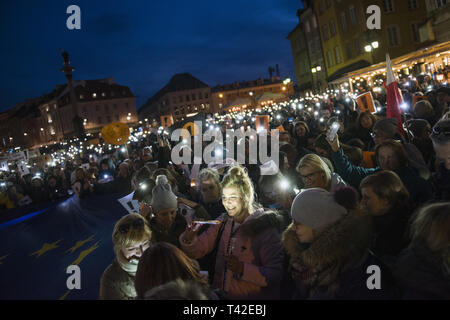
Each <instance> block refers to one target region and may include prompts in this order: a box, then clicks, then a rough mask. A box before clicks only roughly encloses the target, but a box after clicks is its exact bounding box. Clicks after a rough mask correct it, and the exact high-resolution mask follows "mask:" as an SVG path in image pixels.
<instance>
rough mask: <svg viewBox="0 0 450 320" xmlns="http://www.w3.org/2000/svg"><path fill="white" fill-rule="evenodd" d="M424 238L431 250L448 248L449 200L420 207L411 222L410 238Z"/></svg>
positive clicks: (449, 242)
mask: <svg viewBox="0 0 450 320" xmlns="http://www.w3.org/2000/svg"><path fill="white" fill-rule="evenodd" d="M420 239H422V240H425V242H426V244H427V245H428V247H429V248H430V249H431V251H433V252H443V251H446V250H447V253H449V252H448V250H449V249H450V202H441V203H433V204H429V205H427V206H424V207H422V208H420V209H419V210H418V212H417V214H416V215H415V216H414V220H413V222H412V224H411V240H412V242H416V241H417V240H420Z"/></svg>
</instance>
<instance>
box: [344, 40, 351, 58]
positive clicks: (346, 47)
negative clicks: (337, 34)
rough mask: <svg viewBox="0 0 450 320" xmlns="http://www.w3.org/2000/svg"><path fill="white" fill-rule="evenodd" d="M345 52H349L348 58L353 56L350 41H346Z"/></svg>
mask: <svg viewBox="0 0 450 320" xmlns="http://www.w3.org/2000/svg"><path fill="white" fill-rule="evenodd" d="M345 53H346V54H347V60H350V59H351V58H352V45H351V44H350V42H346V43H345Z"/></svg>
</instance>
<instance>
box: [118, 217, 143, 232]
mask: <svg viewBox="0 0 450 320" xmlns="http://www.w3.org/2000/svg"><path fill="white" fill-rule="evenodd" d="M144 225H145V223H144V220H142V219H136V220H133V221H132V222H129V223H124V224H123V225H121V226H120V227H119V229H118V231H119V232H120V233H122V234H125V233H128V231H129V230H130V227H133V229H143V228H144Z"/></svg>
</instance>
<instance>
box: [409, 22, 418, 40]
mask: <svg viewBox="0 0 450 320" xmlns="http://www.w3.org/2000/svg"><path fill="white" fill-rule="evenodd" d="M411 29H412V30H411V31H412V40H413V41H414V42H420V36H419V24H418V23H412V24H411Z"/></svg>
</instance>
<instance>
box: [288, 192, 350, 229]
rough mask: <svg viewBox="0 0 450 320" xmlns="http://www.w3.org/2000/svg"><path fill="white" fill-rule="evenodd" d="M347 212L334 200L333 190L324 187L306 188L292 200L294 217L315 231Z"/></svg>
mask: <svg viewBox="0 0 450 320" xmlns="http://www.w3.org/2000/svg"><path fill="white" fill-rule="evenodd" d="M346 213H347V209H346V208H344V207H343V206H341V205H340V204H338V203H337V202H336V201H335V200H334V196H333V194H332V193H331V192H328V191H327V190H325V189H322V188H311V189H305V190H303V191H302V192H300V193H299V194H298V195H297V196H296V197H295V199H294V201H293V202H292V207H291V216H292V219H293V220H294V221H295V222H297V223H301V224H302V225H304V226H307V227H309V228H311V229H313V230H315V231H318V232H322V231H324V230H325V229H326V228H328V227H329V226H331V225H333V224H334V223H335V222H337V221H338V220H339V219H341V218H342V217H343V216H344V215H345V214H346Z"/></svg>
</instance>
